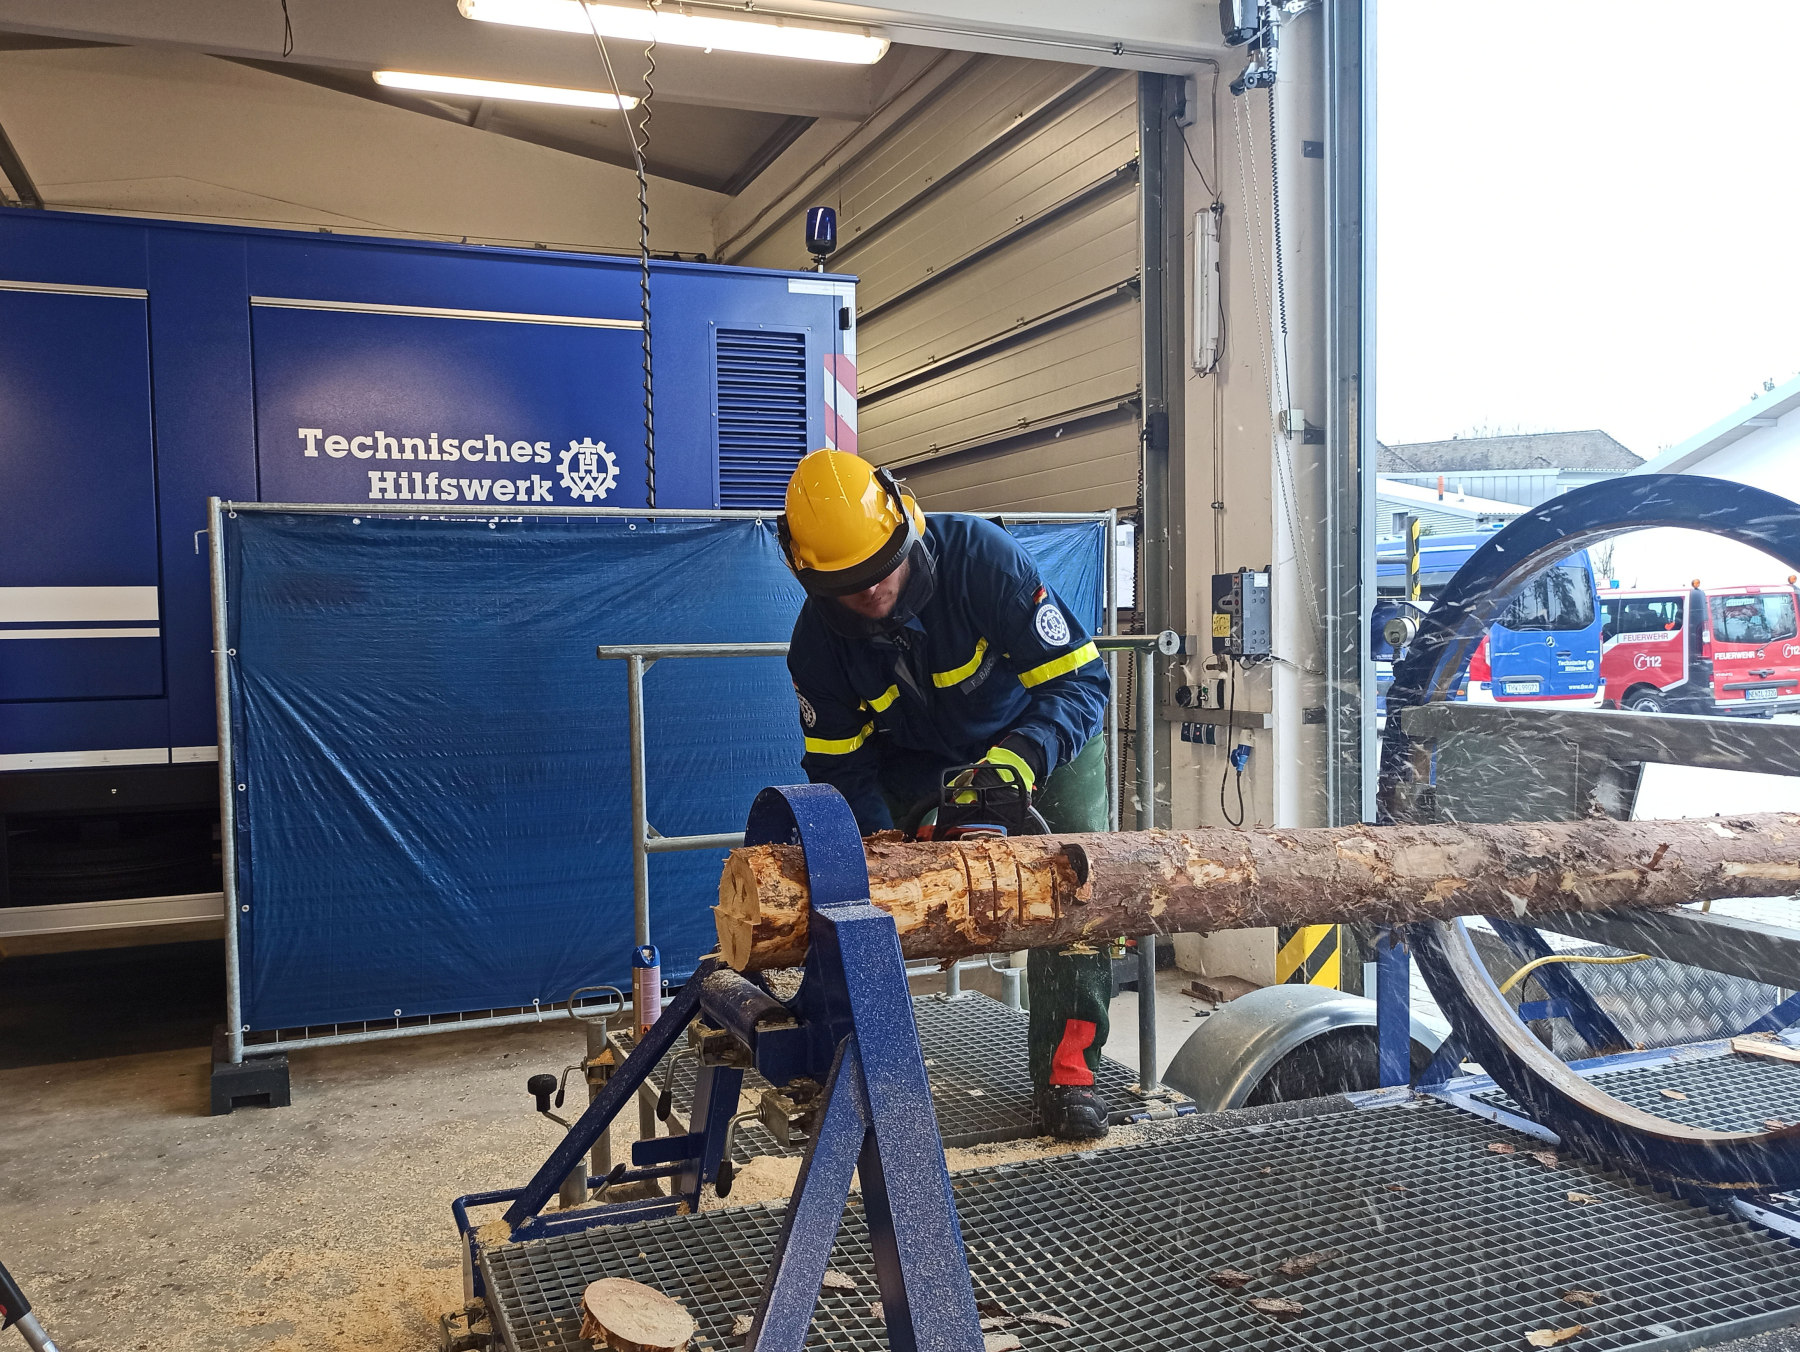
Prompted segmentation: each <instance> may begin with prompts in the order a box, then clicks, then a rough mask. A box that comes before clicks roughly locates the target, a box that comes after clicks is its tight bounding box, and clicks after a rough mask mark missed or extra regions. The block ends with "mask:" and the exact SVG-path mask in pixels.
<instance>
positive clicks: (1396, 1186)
mask: <svg viewBox="0 0 1800 1352" xmlns="http://www.w3.org/2000/svg"><path fill="white" fill-rule="evenodd" d="M1387 1190H1388V1191H1389V1192H1408V1191H1410V1189H1409V1188H1408V1187H1407V1186H1406V1184H1404V1183H1390V1184H1388V1185H1387Z"/></svg>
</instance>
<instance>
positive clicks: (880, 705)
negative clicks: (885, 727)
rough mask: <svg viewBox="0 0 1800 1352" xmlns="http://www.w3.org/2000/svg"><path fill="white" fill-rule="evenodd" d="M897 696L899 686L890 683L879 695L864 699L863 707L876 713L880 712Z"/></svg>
mask: <svg viewBox="0 0 1800 1352" xmlns="http://www.w3.org/2000/svg"><path fill="white" fill-rule="evenodd" d="M899 698H900V687H899V686H897V685H890V686H889V687H888V688H887V689H886V690H883V691H882V692H881V693H880V694H879V695H877V696H875V698H874V699H868V700H864V701H863V707H864V708H868V709H873V710H874V711H875V712H876V713H880V712H881V711H882V710H883V709H885V708H887V707H888V705H890V704H892V703H893V702H894V701H895V700H897V699H899Z"/></svg>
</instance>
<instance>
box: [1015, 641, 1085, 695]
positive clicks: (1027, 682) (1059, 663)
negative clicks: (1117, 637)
mask: <svg viewBox="0 0 1800 1352" xmlns="http://www.w3.org/2000/svg"><path fill="white" fill-rule="evenodd" d="M1099 660H1100V650H1099V649H1098V648H1096V647H1095V646H1094V645H1093V644H1092V643H1084V644H1082V645H1081V646H1080V647H1079V648H1077V649H1075V651H1074V652H1068V653H1064V654H1063V655H1062V656H1061V657H1053V658H1051V659H1050V660H1049V661H1048V662H1046V663H1044V665H1043V666H1041V667H1033V668H1032V669H1031V670H1030V671H1021V672H1020V673H1019V684H1020V685H1022V686H1024V687H1025V688H1026V689H1027V690H1029V689H1031V687H1032V686H1034V685H1042V684H1043V683H1044V682H1045V681H1054V680H1055V679H1056V678H1057V677H1058V676H1064V675H1067V674H1068V673H1069V672H1071V671H1073V670H1075V668H1076V667H1085V666H1086V665H1087V664H1088V663H1089V662H1098V661H1099Z"/></svg>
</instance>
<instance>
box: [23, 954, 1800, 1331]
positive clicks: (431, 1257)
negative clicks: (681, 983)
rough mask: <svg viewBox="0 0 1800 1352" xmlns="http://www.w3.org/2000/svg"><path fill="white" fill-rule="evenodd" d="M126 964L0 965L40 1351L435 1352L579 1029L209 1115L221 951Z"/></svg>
mask: <svg viewBox="0 0 1800 1352" xmlns="http://www.w3.org/2000/svg"><path fill="white" fill-rule="evenodd" d="M135 952H136V953H137V957H136V958H134V959H131V960H126V959H123V958H116V957H114V958H108V959H106V960H105V961H104V962H102V963H100V964H99V966H98V968H97V971H98V972H99V973H100V974H101V975H102V976H103V977H104V983H103V984H101V985H99V986H96V985H94V984H92V983H91V982H86V981H84V980H83V979H82V967H81V964H80V962H79V961H78V960H77V959H76V958H75V957H74V956H72V955H62V956H60V957H59V958H58V959H57V960H56V961H55V962H52V961H50V960H49V959H13V960H9V961H5V962H4V963H0V1257H3V1258H4V1260H5V1261H6V1263H7V1265H8V1267H10V1268H11V1269H12V1271H13V1273H14V1274H15V1275H16V1276H17V1277H18V1278H19V1280H20V1282H21V1283H22V1284H23V1285H24V1287H25V1289H26V1290H27V1292H28V1293H29V1294H30V1296H31V1298H32V1300H33V1302H34V1303H35V1305H36V1306H37V1308H38V1312H39V1315H40V1317H41V1318H42V1319H43V1320H44V1323H45V1325H46V1327H47V1328H48V1329H49V1330H50V1332H51V1334H52V1336H54V1337H55V1338H56V1339H57V1341H58V1343H59V1344H60V1345H61V1346H62V1347H63V1348H64V1349H65V1352H131V1350H134V1349H135V1350H137V1352H147V1350H149V1349H154V1350H155V1352H164V1349H181V1350H182V1352H226V1350H227V1349H230V1350H231V1352H238V1350H239V1349H252V1350H253V1352H319V1350H320V1349H326V1348H329V1349H333V1350H334V1352H340V1350H341V1352H433V1349H435V1348H436V1347H437V1345H438V1335H437V1319H438V1316H439V1315H440V1314H441V1313H443V1312H445V1311H448V1310H452V1309H455V1308H457V1307H459V1306H460V1304H461V1300H462V1295H461V1289H462V1288H461V1283H462V1275H461V1265H460V1258H459V1253H458V1249H457V1245H456V1244H455V1242H454V1238H453V1235H454V1231H453V1227H452V1224H451V1219H450V1211H449V1202H450V1199H451V1198H452V1197H453V1196H455V1195H456V1194H458V1193H462V1192H473V1191H477V1190H480V1189H485V1188H494V1187H503V1186H508V1185H512V1184H516V1183H519V1182H521V1181H523V1180H524V1178H525V1177H527V1176H528V1175H529V1173H530V1172H531V1171H532V1169H534V1168H535V1167H536V1165H537V1164H538V1163H539V1162H540V1161H541V1160H542V1159H543V1157H544V1155H545V1154H546V1153H547V1152H548V1150H549V1149H550V1147H551V1146H552V1144H554V1141H555V1139H556V1129H555V1128H554V1127H552V1126H551V1125H550V1124H548V1123H546V1122H544V1121H542V1120H541V1119H539V1118H537V1117H536V1116H535V1115H534V1114H533V1113H532V1111H531V1104H530V1099H529V1098H528V1096H527V1095H526V1093H525V1079H526V1077H527V1076H528V1075H530V1074H532V1073H534V1072H537V1071H552V1072H559V1071H560V1070H561V1069H562V1067H563V1066H565V1065H567V1064H569V1063H570V1062H572V1061H574V1060H575V1059H577V1057H578V1056H579V1055H580V1052H581V1048H582V1045H583V1039H582V1036H581V1033H580V1032H579V1030H577V1029H575V1028H574V1027H572V1026H570V1025H569V1024H567V1023H566V1022H562V1021H551V1022H546V1023H545V1024H543V1025H541V1026H529V1027H524V1028H516V1029H506V1030H496V1031H493V1032H485V1033H484V1032H475V1033H461V1034H442V1035H437V1036H432V1037H425V1038H417V1039H410V1040H407V1041H403V1042H388V1043H374V1044H366V1045H362V1046H355V1047H341V1048H333V1049H328V1050H321V1051H314V1052H303V1053H300V1054H297V1055H296V1056H295V1057H294V1058H293V1098H294V1102H293V1105H292V1106H291V1107H289V1108H284V1109H275V1110H269V1109H256V1108H243V1109H239V1110H238V1111H237V1112H236V1113H234V1114H232V1115H231V1116H229V1117H220V1118H213V1117H207V1116H206V1115H205V1113H206V1107H207V1074H208V1070H209V1052H208V1048H207V1046H206V1045H205V1039H206V1036H207V1031H208V1028H209V1025H210V1019H211V1015H210V1014H209V1013H208V1012H207V1011H209V1010H210V1009H215V1008H216V1007H217V1005H216V1002H215V999H216V997H215V995H214V993H213V992H212V989H211V987H210V986H209V984H208V983H209V981H216V974H217V970H218V969H217V949H216V947H210V948H209V947H208V946H195V948H194V949H193V950H192V951H189V950H186V949H175V948H171V949H167V950H156V949H149V950H135ZM1185 979H1186V978H1185V977H1183V976H1182V975H1181V974H1179V973H1177V972H1174V971H1165V972H1163V973H1161V974H1159V981H1158V992H1157V995H1158V1010H1159V1014H1160V1018H1161V1033H1162V1036H1161V1038H1160V1040H1159V1046H1158V1058H1157V1059H1158V1060H1159V1062H1162V1063H1164V1064H1166V1063H1167V1060H1168V1058H1169V1057H1171V1056H1173V1055H1174V1053H1175V1051H1176V1050H1177V1049H1178V1048H1179V1047H1180V1045H1181V1042H1182V1041H1183V1040H1184V1039H1185V1037H1186V1035H1187V1033H1188V1031H1190V1030H1191V1029H1192V1028H1193V1027H1194V1026H1195V1024H1196V1022H1197V1018H1196V1015H1197V1013H1198V1009H1199V1006H1198V1005H1197V1002H1195V1001H1193V1000H1191V999H1189V997H1186V996H1183V995H1181V994H1180V993H1179V988H1180V986H1181V985H1182V984H1184V983H1185ZM916 984H917V986H918V988H920V989H933V988H937V989H941V981H940V982H938V983H935V984H934V983H933V982H932V981H930V980H926V981H922V982H919V983H916ZM965 984H966V985H968V986H969V987H971V988H985V986H986V985H987V984H988V983H987V981H986V980H985V979H983V978H982V977H981V976H980V975H979V974H971V975H970V976H969V977H968V978H967V979H966V982H965ZM993 984H994V985H995V988H996V993H997V990H998V981H997V979H996V980H995V981H994V983H993ZM96 990H98V991H99V992H100V994H99V997H98V1000H97V1002H96V1000H95V997H94V995H93V994H92V992H94V991H96ZM83 1001H87V1002H89V1003H95V1004H96V1008H95V1009H94V1010H92V1011H88V1012H85V1013H84V1012H83V1007H82V1002H83ZM1136 1017H1137V1011H1136V998H1135V996H1133V995H1131V994H1129V993H1127V994H1125V995H1123V996H1121V998H1120V999H1119V1001H1118V1002H1117V1003H1116V1004H1115V1005H1114V1008H1113V1030H1114V1031H1113V1037H1112V1039H1111V1041H1110V1043H1109V1045H1108V1048H1107V1051H1108V1054H1109V1055H1111V1056H1113V1057H1115V1058H1116V1059H1118V1060H1120V1061H1124V1062H1126V1063H1128V1064H1133V1065H1135V1063H1136V1057H1137V1043H1136ZM616 1148H617V1149H619V1150H621V1151H622V1150H623V1148H624V1137H623V1134H622V1133H621V1135H620V1137H619V1140H618V1144H617V1146H616ZM1728 1346H1730V1347H1731V1348H1732V1349H1734V1352H1800V1338H1796V1336H1795V1334H1794V1333H1793V1332H1792V1331H1783V1332H1780V1333H1776V1334H1770V1335H1763V1336H1762V1337H1761V1338H1756V1339H1749V1340H1745V1341H1743V1342H1739V1343H1733V1344H1729V1345H1728Z"/></svg>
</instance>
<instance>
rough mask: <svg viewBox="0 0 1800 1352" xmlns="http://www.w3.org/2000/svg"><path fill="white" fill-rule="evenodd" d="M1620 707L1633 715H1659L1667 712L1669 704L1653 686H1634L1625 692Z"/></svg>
mask: <svg viewBox="0 0 1800 1352" xmlns="http://www.w3.org/2000/svg"><path fill="white" fill-rule="evenodd" d="M1620 707H1621V708H1624V709H1627V710H1629V711H1630V712H1632V713H1634V714H1660V713H1667V712H1668V709H1669V702H1668V701H1667V700H1666V699H1664V698H1663V697H1662V691H1660V690H1658V689H1657V688H1656V687H1655V686H1653V685H1634V686H1633V687H1632V688H1631V689H1630V690H1628V691H1626V692H1625V698H1624V700H1623V701H1622V703H1621V705H1620Z"/></svg>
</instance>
